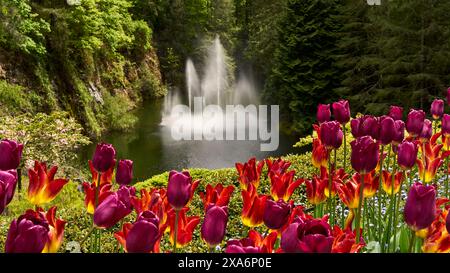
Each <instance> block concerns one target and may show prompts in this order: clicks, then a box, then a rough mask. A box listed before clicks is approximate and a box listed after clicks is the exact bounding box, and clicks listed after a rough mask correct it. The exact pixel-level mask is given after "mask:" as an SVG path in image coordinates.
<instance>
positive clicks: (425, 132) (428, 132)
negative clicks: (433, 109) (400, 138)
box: [419, 119, 433, 142]
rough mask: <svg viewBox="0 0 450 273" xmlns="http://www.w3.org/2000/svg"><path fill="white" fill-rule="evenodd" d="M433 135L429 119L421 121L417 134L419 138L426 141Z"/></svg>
mask: <svg viewBox="0 0 450 273" xmlns="http://www.w3.org/2000/svg"><path fill="white" fill-rule="evenodd" d="M432 135H433V126H432V124H431V121H430V120H429V119H425V120H424V121H423V127H422V132H421V133H420V135H419V138H420V140H422V141H424V142H427V141H428V140H430V138H431V136H432Z"/></svg>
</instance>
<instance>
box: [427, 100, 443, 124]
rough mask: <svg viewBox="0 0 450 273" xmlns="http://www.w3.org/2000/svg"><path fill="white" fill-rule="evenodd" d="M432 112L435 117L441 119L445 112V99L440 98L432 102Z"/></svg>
mask: <svg viewBox="0 0 450 273" xmlns="http://www.w3.org/2000/svg"><path fill="white" fill-rule="evenodd" d="M430 113H431V115H432V116H433V119H440V118H441V117H442V115H443V114H444V101H443V100H440V99H435V100H434V101H433V102H432V103H431V109H430Z"/></svg>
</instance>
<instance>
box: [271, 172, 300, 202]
mask: <svg viewBox="0 0 450 273" xmlns="http://www.w3.org/2000/svg"><path fill="white" fill-rule="evenodd" d="M294 175H295V171H294V170H292V171H290V172H287V173H283V174H277V173H274V172H271V173H270V174H269V177H270V185H271V186H270V194H271V195H272V197H273V199H274V200H280V199H283V200H284V201H288V200H289V198H291V195H292V194H293V193H294V191H295V190H296V189H297V188H298V187H299V186H300V185H301V184H302V183H303V182H304V180H303V179H301V178H300V179H297V180H295V181H294Z"/></svg>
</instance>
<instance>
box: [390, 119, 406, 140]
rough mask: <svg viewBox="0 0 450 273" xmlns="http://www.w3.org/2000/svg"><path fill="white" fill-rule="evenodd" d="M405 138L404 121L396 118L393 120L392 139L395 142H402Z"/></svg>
mask: <svg viewBox="0 0 450 273" xmlns="http://www.w3.org/2000/svg"><path fill="white" fill-rule="evenodd" d="M404 138H405V123H404V122H403V121H402V120H396V121H395V122H394V137H393V139H392V141H393V142H394V143H395V144H399V143H402V141H403V139H404Z"/></svg>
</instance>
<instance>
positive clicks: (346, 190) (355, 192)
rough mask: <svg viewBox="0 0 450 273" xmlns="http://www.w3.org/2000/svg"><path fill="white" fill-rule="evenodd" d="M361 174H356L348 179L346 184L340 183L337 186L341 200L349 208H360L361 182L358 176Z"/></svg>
mask: <svg viewBox="0 0 450 273" xmlns="http://www.w3.org/2000/svg"><path fill="white" fill-rule="evenodd" d="M358 176H359V174H356V173H355V174H354V175H353V177H352V179H349V180H347V182H346V183H345V184H340V185H338V187H337V192H338V195H339V198H340V199H341V201H342V202H343V203H344V204H345V205H346V206H347V207H348V208H349V209H356V208H358V203H359V199H360V194H359V187H360V186H361V184H360V183H359V180H358V179H357V178H356V177H358Z"/></svg>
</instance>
